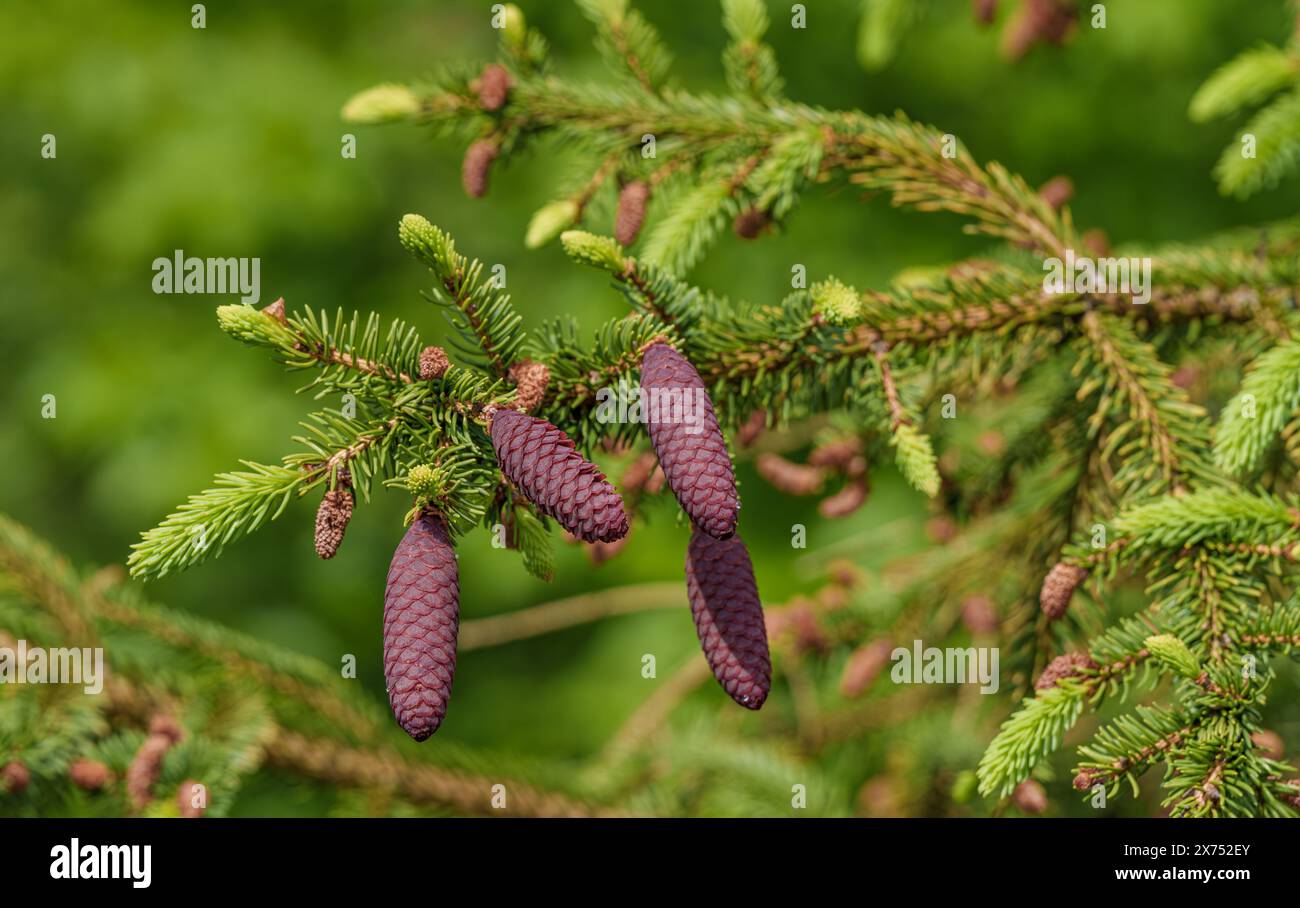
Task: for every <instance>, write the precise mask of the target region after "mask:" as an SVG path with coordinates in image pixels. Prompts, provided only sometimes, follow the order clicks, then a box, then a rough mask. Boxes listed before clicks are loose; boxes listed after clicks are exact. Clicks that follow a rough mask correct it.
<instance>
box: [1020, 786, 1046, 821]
mask: <svg viewBox="0 0 1300 908" xmlns="http://www.w3.org/2000/svg"><path fill="white" fill-rule="evenodd" d="M1011 800H1012V802H1014V803H1015V805H1016V806H1017V807H1019V808H1020V809H1021V810H1023V811H1024V812H1025V813H1032V814H1035V815H1037V814H1040V813H1042V812H1043V811H1045V810H1047V792H1046V791H1045V790H1044V789H1043V786H1042V785H1041V784H1039V783H1038V782H1036V781H1034V780H1033V779H1025V781H1023V782H1021V783H1020V784H1019V785H1017V786H1016V790H1015V791H1013V792H1011Z"/></svg>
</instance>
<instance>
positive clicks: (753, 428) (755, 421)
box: [736, 410, 820, 466]
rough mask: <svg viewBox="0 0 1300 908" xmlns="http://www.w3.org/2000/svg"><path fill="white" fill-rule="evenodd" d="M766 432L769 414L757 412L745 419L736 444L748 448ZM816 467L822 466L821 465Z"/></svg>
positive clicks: (761, 411) (737, 435)
mask: <svg viewBox="0 0 1300 908" xmlns="http://www.w3.org/2000/svg"><path fill="white" fill-rule="evenodd" d="M765 431H767V413H766V412H764V411H763V410H755V411H754V412H753V413H750V414H749V416H747V417H746V418H745V422H744V423H743V424H742V425H741V427H740V429H739V430H738V431H737V432H736V444H738V445H740V446H741V447H742V448H748V447H749V446H750V445H752V444H753V443H754V442H756V441H758V436H760V435H762V434H763V433H764V432H765ZM816 466H820V464H817V465H816Z"/></svg>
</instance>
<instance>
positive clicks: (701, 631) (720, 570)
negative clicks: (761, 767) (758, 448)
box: [686, 528, 772, 709]
mask: <svg viewBox="0 0 1300 908" xmlns="http://www.w3.org/2000/svg"><path fill="white" fill-rule="evenodd" d="M686 593H687V597H688V598H689V599H690V602H691V614H692V616H694V618H695V631H696V633H697V634H698V635H699V638H700V646H702V647H703V648H704V657H705V658H706V659H707V660H708V662H709V668H711V669H713V676H714V677H715V678H717V679H718V683H719V684H721V685H722V688H723V690H725V691H726V692H727V694H728V695H729V696H730V697H731V699H733V700H735V701H736V702H737V703H739V704H740V705H741V706H744V707H746V708H747V709H758V708H760V707H761V706H762V705H763V701H765V700H766V699H767V694H768V691H769V690H770V689H771V687H772V662H771V658H770V656H769V655H768V649H767V630H766V627H765V626H764V622H763V606H762V603H761V602H760V601H759V598H758V585H757V584H756V583H755V582H754V568H753V565H751V564H750V561H749V552H748V551H747V550H746V548H745V544H744V543H743V542H742V541H741V540H740V538H739V537H737V536H733V537H731V538H730V539H725V540H724V539H715V538H713V537H712V536H709V535H708V534H706V533H702V532H700V531H699V529H698V528H696V529H695V530H694V531H692V533H691V543H690V546H689V547H688V548H687V551H686Z"/></svg>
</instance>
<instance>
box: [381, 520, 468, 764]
mask: <svg viewBox="0 0 1300 908" xmlns="http://www.w3.org/2000/svg"><path fill="white" fill-rule="evenodd" d="M459 628H460V577H459V571H458V569H457V564H456V551H455V549H454V548H453V547H452V544H451V537H450V536H449V535H448V533H447V525H446V524H445V523H444V522H443V519H442V517H441V516H440V515H438V514H434V513H424V514H421V515H420V516H419V517H417V518H416V519H415V522H414V523H412V524H411V526H410V528H409V529H408V530H407V531H406V535H405V536H403V537H402V541H401V542H400V543H398V545H397V551H395V552H394V553H393V563H392V565H391V566H390V567H389V569H388V588H387V590H386V591H385V593H384V680H385V682H386V683H387V685H388V702H389V704H390V705H391V706H392V707H393V715H394V716H396V717H397V724H398V725H400V726H402V729H403V730H404V731H405V732H406V733H407V734H408V735H410V736H411V737H412V738H414V739H415V740H417V741H423V740H424V739H425V738H427V737H429V735H431V734H433V733H434V732H435V731H437V730H438V726H439V725H441V724H442V720H443V717H444V716H446V714H447V701H448V699H450V697H451V682H452V678H453V677H454V676H455V674H456V632H457V631H458V630H459Z"/></svg>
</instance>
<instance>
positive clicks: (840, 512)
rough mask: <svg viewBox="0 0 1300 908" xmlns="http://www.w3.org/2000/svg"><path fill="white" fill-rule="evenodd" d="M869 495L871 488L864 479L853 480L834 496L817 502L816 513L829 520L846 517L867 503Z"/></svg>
mask: <svg viewBox="0 0 1300 908" xmlns="http://www.w3.org/2000/svg"><path fill="white" fill-rule="evenodd" d="M870 494H871V486H870V485H868V484H867V481H866V480H865V479H854V480H852V481H851V482H848V483H846V484H845V486H844V488H842V489H840V490H839V491H838V492H836V493H835V494H834V495H830V496H828V497H826V498H823V499H822V500H821V501H820V502H818V504H817V513H819V514H821V515H822V516H823V517H826V518H829V519H831V520H835V519H838V518H840V517H848V516H849V515H850V514H852V513H854V512H855V511H857V510H858V508H860V507H862V506H863V505H864V504H866V503H867V496H868V495H870Z"/></svg>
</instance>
